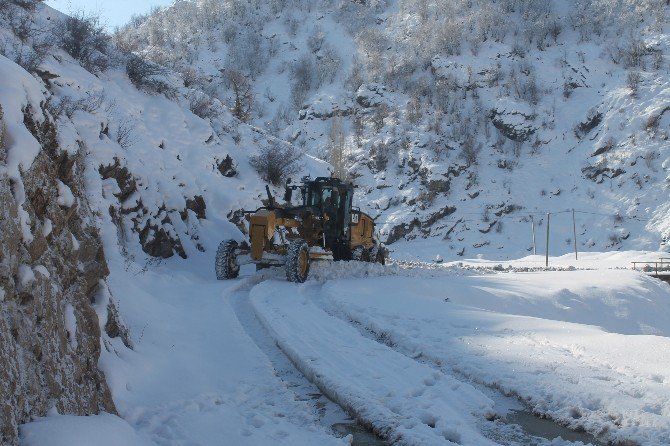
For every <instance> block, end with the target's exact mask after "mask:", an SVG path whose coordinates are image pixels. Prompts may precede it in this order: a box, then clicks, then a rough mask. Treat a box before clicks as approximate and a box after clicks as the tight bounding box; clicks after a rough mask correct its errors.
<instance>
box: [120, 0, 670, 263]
mask: <svg viewBox="0 0 670 446" xmlns="http://www.w3.org/2000/svg"><path fill="white" fill-rule="evenodd" d="M498 17H504V20H498V19H497V18H498ZM172 30H177V32H176V33H173V32H171V31H172ZM116 38H117V41H118V42H119V44H120V45H121V46H122V47H124V48H127V49H129V50H132V51H135V52H137V53H138V54H142V55H143V56H145V57H149V58H151V59H153V60H155V61H157V62H159V63H161V64H165V65H167V66H170V67H171V68H173V69H174V70H176V71H178V72H180V73H181V74H182V76H183V78H184V79H186V80H188V82H190V84H191V85H194V86H198V88H202V89H204V90H205V91H207V92H209V93H210V94H212V95H213V96H215V97H217V98H219V99H220V100H221V101H222V102H223V103H225V104H229V105H230V107H231V108H232V105H233V104H234V103H235V99H236V94H235V91H236V90H235V88H234V87H235V85H239V83H232V82H231V80H230V79H231V78H230V75H231V73H238V74H239V73H241V74H242V75H243V76H244V77H245V79H246V82H247V84H248V86H249V87H250V89H251V93H252V97H253V104H252V105H251V106H250V110H249V113H246V114H245V116H244V118H245V119H248V120H249V121H250V122H252V123H254V124H255V125H257V126H259V127H264V128H266V129H268V131H270V132H272V133H274V134H276V135H278V136H279V137H281V138H283V139H286V140H289V141H292V142H294V143H295V144H296V145H297V146H299V147H301V148H303V149H304V150H305V151H306V152H308V153H311V154H313V155H315V156H318V157H321V158H323V159H327V160H328V161H330V162H331V164H332V165H333V168H334V169H335V171H337V172H338V173H339V174H345V175H347V176H349V178H351V179H353V180H354V181H355V182H356V184H357V185H358V186H359V196H360V195H364V196H365V200H364V201H361V202H360V205H361V206H362V207H364V208H366V209H367V210H368V211H369V212H370V213H372V214H373V215H374V216H375V217H377V219H378V223H380V226H381V230H382V233H383V236H384V238H385V239H386V240H387V241H388V242H389V243H392V242H397V241H404V240H417V239H418V240H421V239H424V238H425V239H427V241H426V243H428V244H434V245H435V246H436V250H439V251H441V253H442V254H443V256H446V257H451V258H457V257H458V256H474V255H477V254H483V255H487V256H489V257H490V256H497V257H509V256H518V255H523V254H526V253H528V252H529V251H532V247H531V241H532V238H531V226H532V221H534V222H535V225H536V229H537V230H538V231H544V230H545V228H546V223H547V218H546V214H547V213H552V214H553V215H552V221H551V227H552V229H551V233H552V236H551V241H550V247H551V251H552V252H553V253H557V254H558V253H565V252H569V251H570V250H571V249H572V242H573V238H574V235H573V222H572V215H571V210H572V209H575V210H576V211H577V212H576V226H577V228H576V229H577V231H576V232H577V241H578V248H579V249H580V250H609V249H658V247H659V245H660V244H661V243H662V242H663V240H665V238H667V236H668V230H669V227H668V224H667V223H666V222H667V209H668V204H667V200H666V198H665V193H664V188H665V184H666V177H667V170H666V169H667V162H665V163H664V161H665V160H666V159H667V158H668V157H669V156H670V153H668V152H667V144H665V141H666V139H667V135H668V133H669V131H670V127H668V122H669V121H668V119H669V118H668V114H667V113H665V110H666V109H667V103H668V101H669V100H670V90H669V89H668V88H667V82H666V81H665V77H666V72H667V66H668V61H667V53H668V42H669V40H668V7H667V2H662V1H656V0H625V1H609V0H584V1H579V2H571V1H564V0H553V1H551V2H520V1H515V0H504V1H500V2H494V3H491V2H488V1H474V2H473V1H460V0H459V1H450V2H427V1H425V0H381V1H365V2H358V1H344V2H340V1H330V0H309V1H303V2H292V1H271V2H237V1H214V0H198V1H194V2H181V3H179V4H177V5H175V6H174V7H172V8H167V9H164V10H159V11H156V12H155V13H153V14H151V15H149V16H146V17H138V18H137V19H136V20H135V21H134V22H133V23H131V24H130V25H129V26H127V27H126V28H124V29H122V30H121V31H120V32H119V33H118V34H117V36H116ZM566 211H567V212H566ZM438 247H439V249H438ZM538 248H539V247H538Z"/></svg>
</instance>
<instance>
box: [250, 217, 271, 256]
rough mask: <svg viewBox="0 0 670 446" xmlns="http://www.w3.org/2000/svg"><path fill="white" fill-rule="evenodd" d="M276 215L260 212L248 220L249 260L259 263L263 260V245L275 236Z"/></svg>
mask: <svg viewBox="0 0 670 446" xmlns="http://www.w3.org/2000/svg"><path fill="white" fill-rule="evenodd" d="M276 223H277V215H276V214H275V212H274V211H268V210H260V211H258V212H256V213H255V214H253V215H252V216H251V217H250V218H249V235H250V237H251V258H252V259H253V260H256V261H260V260H261V259H262V258H263V250H264V249H265V245H266V244H267V243H268V242H269V241H270V240H272V238H273V237H274V234H275V228H276Z"/></svg>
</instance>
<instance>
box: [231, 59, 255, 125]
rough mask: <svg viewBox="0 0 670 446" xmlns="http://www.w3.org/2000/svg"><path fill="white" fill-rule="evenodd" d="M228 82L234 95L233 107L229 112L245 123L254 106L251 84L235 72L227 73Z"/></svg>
mask: <svg viewBox="0 0 670 446" xmlns="http://www.w3.org/2000/svg"><path fill="white" fill-rule="evenodd" d="M228 81H229V82H230V85H231V87H232V89H233V93H234V94H235V105H233V109H232V110H231V112H232V113H233V115H234V116H235V117H236V118H237V119H239V120H240V121H242V122H247V121H248V120H249V118H250V117H251V109H252V107H253V105H254V95H253V93H252V92H251V84H250V83H249V80H248V79H247V77H246V76H244V75H243V74H242V73H240V72H239V71H236V70H230V71H228Z"/></svg>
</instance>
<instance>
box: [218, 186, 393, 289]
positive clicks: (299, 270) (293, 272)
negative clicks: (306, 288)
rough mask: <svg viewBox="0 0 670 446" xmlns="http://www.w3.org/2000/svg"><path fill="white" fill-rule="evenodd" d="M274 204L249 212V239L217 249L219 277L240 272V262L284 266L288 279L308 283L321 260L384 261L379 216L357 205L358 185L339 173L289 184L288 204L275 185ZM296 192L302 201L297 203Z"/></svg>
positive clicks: (382, 262) (234, 241)
mask: <svg viewBox="0 0 670 446" xmlns="http://www.w3.org/2000/svg"><path fill="white" fill-rule="evenodd" d="M266 190H267V193H268V205H267V206H263V207H260V208H258V209H256V210H255V211H249V212H245V215H246V219H247V221H248V228H249V231H248V233H249V241H248V242H243V243H238V242H237V241H236V240H224V241H223V242H221V244H220V245H219V248H218V250H217V253H216V261H215V269H216V277H217V279H219V280H222V279H232V278H235V277H237V276H238V274H239V271H240V265H242V264H247V263H255V264H256V265H257V266H259V267H267V266H281V265H284V267H285V270H286V278H287V279H288V280H289V281H291V282H299V283H301V282H304V281H305V280H306V279H307V276H308V275H309V266H310V263H311V262H312V261H315V260H358V261H364V262H376V263H381V264H384V263H385V261H386V255H387V250H386V248H385V247H384V246H383V245H382V244H381V243H380V242H379V240H377V238H376V237H375V235H374V234H375V232H374V229H375V223H374V220H373V219H372V218H371V217H370V216H369V215H367V214H365V213H363V212H361V210H360V209H358V208H355V207H353V206H352V200H353V195H354V187H353V186H352V185H351V184H347V183H344V182H342V181H341V180H339V179H337V178H328V177H319V178H316V179H314V180H312V179H311V178H309V177H306V178H303V179H302V182H301V184H298V185H292V184H291V180H288V181H287V183H286V193H285V194H284V201H285V202H286V204H285V205H283V206H279V205H278V204H277V203H276V201H275V199H274V197H273V196H272V194H271V193H270V189H269V188H268V187H267V186H266ZM294 192H299V194H300V197H299V199H300V204H299V205H297V206H294V205H292V204H291V202H292V199H293V194H294Z"/></svg>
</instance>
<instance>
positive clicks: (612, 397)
mask: <svg viewBox="0 0 670 446" xmlns="http://www.w3.org/2000/svg"><path fill="white" fill-rule="evenodd" d="M117 264H120V263H117ZM312 277H313V280H310V281H308V282H306V283H305V284H293V283H288V282H286V281H285V280H284V279H283V278H282V271H273V270H270V271H264V272H263V273H254V272H252V271H245V272H244V274H243V277H242V278H240V279H237V280H232V281H226V282H217V281H215V280H213V279H212V278H211V277H209V276H208V274H206V272H204V270H201V269H199V268H196V269H193V270H190V271H183V270H182V271H180V270H178V269H175V268H174V265H168V266H165V265H163V266H159V267H155V268H149V269H146V268H143V269H138V268H137V266H136V265H135V266H133V265H132V264H130V265H126V267H125V268H118V267H114V269H113V272H112V275H111V278H110V283H109V285H110V288H111V290H112V292H113V293H114V296H115V297H116V299H117V301H118V302H119V306H120V308H119V310H120V313H121V315H122V317H123V319H124V322H125V324H126V325H127V326H128V327H129V329H130V333H131V338H132V339H133V341H134V344H135V348H134V350H129V349H127V348H125V347H124V346H123V344H122V343H121V341H120V339H118V338H114V339H107V340H106V342H105V345H106V347H107V348H106V350H105V352H104V354H103V357H102V360H101V367H102V368H103V369H104V370H105V373H106V375H107V378H108V380H109V383H110V387H111V389H112V392H113V396H114V400H115V402H116V404H117V407H118V409H119V413H120V415H121V417H122V418H123V419H120V418H118V417H113V416H110V415H100V416H98V417H85V418H76V417H67V416H57V415H56V414H54V415H52V416H49V417H47V418H44V419H40V420H37V421H35V422H33V423H30V424H28V425H26V426H24V428H23V430H22V435H23V442H24V444H26V445H42V444H50V445H60V444H63V445H65V444H68V445H77V444H87V443H86V441H87V440H88V441H95V443H96V444H105V443H104V441H109V443H107V444H110V445H114V444H119V443H118V440H119V439H120V438H123V443H124V444H128V445H134V444H137V445H147V444H161V445H186V444H188V445H210V444H223V445H249V446H251V445H270V444H272V445H275V444H286V445H301V444H304V445H313V444H323V445H330V444H332V445H336V444H348V440H347V439H344V438H337V436H335V435H334V430H335V429H333V428H331V426H332V425H333V424H337V423H338V422H339V421H342V420H343V419H345V418H346V415H345V414H344V412H343V411H342V409H341V408H340V407H338V406H337V405H336V404H333V403H332V402H331V401H329V400H327V399H325V397H322V396H320V395H319V394H320V393H323V394H326V395H327V396H328V397H329V398H330V399H332V400H333V401H335V402H336V403H338V404H339V405H340V406H341V407H342V408H344V409H345V410H346V411H347V412H349V413H350V414H352V415H354V416H356V417H357V418H358V419H359V420H360V421H361V423H363V424H365V425H367V426H368V427H369V428H371V429H373V430H374V431H375V432H377V433H378V434H379V435H381V436H382V437H384V438H386V439H387V440H388V441H389V442H390V443H394V444H407V445H447V444H460V445H488V444H505V445H527V444H536V445H553V446H556V445H565V444H580V443H579V442H576V440H582V441H587V440H589V439H593V438H594V437H593V436H595V437H597V441H598V442H599V443H602V444H605V443H607V442H613V443H616V442H619V443H618V444H639V445H654V446H656V445H659V446H660V445H667V444H670V387H669V382H670V339H669V338H668V336H669V335H670V329H669V328H668V327H669V326H670V324H668V323H667V322H668V321H670V287H669V286H668V285H666V284H663V283H661V282H658V281H655V280H652V279H650V278H648V277H645V276H643V275H641V274H639V273H636V272H631V271H620V270H602V271H567V272H556V271H553V272H536V273H498V274H492V273H485V272H481V271H471V270H464V269H459V268H456V267H453V266H450V267H442V266H435V265H433V266H427V265H424V266H423V267H422V266H421V265H414V266H412V267H407V266H399V265H392V266H388V267H381V266H379V265H363V264H359V263H357V262H343V263H339V264H322V265H319V266H316V265H315V268H314V269H313V271H312ZM310 381H311V382H310ZM510 409H515V410H520V409H521V410H526V411H529V410H530V411H534V412H535V413H536V414H538V415H541V416H547V417H550V418H552V419H553V420H555V421H556V422H557V423H561V424H563V425H566V426H569V427H571V428H573V429H577V430H586V431H588V432H589V433H590V434H592V435H593V436H591V437H589V436H588V435H581V436H580V435H578V434H575V435H574V436H570V440H571V441H567V440H565V441H564V440H561V439H554V440H548V439H543V438H539V437H535V436H533V435H532V432H530V431H529V430H527V429H526V427H528V426H525V427H520V426H518V425H515V424H514V423H516V422H518V419H519V418H518V417H515V416H514V413H513V412H512V411H510ZM531 423H532V420H531ZM520 424H523V423H520ZM101 429H102V430H103V431H105V432H108V435H105V436H104V438H102V439H101V438H99V437H100V436H99V434H98V433H97V432H100V430H101ZM561 432H562V433H563V434H564V437H567V435H565V434H566V433H568V434H571V433H572V432H570V431H567V430H565V429H563V431H561V430H560V429H558V433H561ZM550 438H551V437H550ZM101 441H102V443H101ZM594 441H595V440H594ZM626 442H628V443H626Z"/></svg>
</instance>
